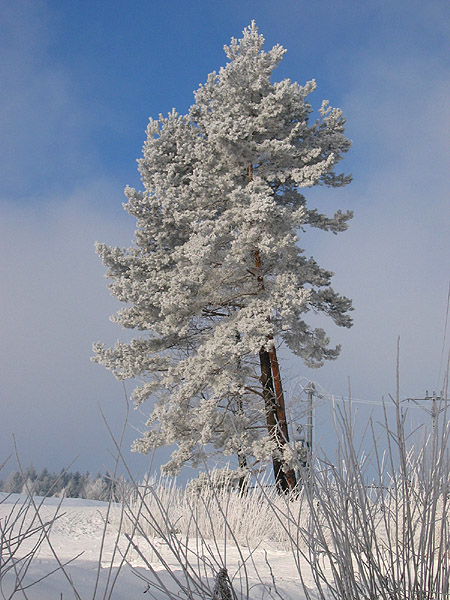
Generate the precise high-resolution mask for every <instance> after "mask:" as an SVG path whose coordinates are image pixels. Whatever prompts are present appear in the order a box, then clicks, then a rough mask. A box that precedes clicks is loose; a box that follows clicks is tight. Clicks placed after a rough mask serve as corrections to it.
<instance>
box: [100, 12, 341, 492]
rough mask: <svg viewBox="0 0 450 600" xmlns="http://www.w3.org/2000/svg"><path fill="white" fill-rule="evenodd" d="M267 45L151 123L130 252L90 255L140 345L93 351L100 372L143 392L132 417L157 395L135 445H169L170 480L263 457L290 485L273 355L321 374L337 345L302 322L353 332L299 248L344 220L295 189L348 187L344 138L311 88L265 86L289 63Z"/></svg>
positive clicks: (237, 47) (132, 203) (235, 52)
mask: <svg viewBox="0 0 450 600" xmlns="http://www.w3.org/2000/svg"><path fill="white" fill-rule="evenodd" d="M263 43H264V39H263V37H262V36H261V35H259V33H258V30H257V27H256V25H255V24H254V23H252V24H251V26H250V27H249V28H247V29H245V30H244V32H243V37H242V39H240V40H236V39H232V41H231V44H230V46H225V53H226V55H227V58H228V63H227V64H226V66H225V67H223V68H221V69H220V71H219V72H218V73H216V72H213V73H211V74H210V75H209V77H208V80H207V82H206V83H205V84H204V85H202V86H200V88H199V89H198V90H197V92H195V103H194V104H193V106H192V107H191V109H190V110H189V112H188V114H187V115H178V114H177V113H176V112H175V111H173V112H172V113H171V114H169V116H168V117H167V118H164V117H162V116H160V118H159V119H158V120H153V119H150V123H149V126H148V129H147V141H146V143H145V145H144V150H143V158H142V159H141V160H140V161H139V171H140V174H141V177H142V184H143V188H144V189H143V191H137V190H135V189H131V188H127V189H126V191H125V193H126V196H127V198H128V202H127V203H126V204H125V209H126V210H127V211H128V212H129V213H130V214H131V215H133V216H134V217H136V219H137V231H136V234H135V240H134V242H133V245H132V246H131V247H130V248H128V249H122V248H118V247H109V246H106V245H104V244H98V245H97V252H98V254H99V255H100V257H101V258H102V260H103V262H104V264H105V266H106V267H107V269H108V270H107V277H109V278H110V279H111V284H110V290H111V292H112V294H113V295H114V296H116V297H117V298H118V299H119V300H120V301H122V302H124V303H125V304H126V306H125V307H124V308H123V309H122V310H120V311H119V312H118V313H117V315H116V316H114V317H113V320H115V321H116V322H117V323H118V324H120V325H122V326H123V327H126V328H132V329H135V330H138V331H140V332H141V334H140V335H139V336H138V337H136V338H135V339H133V340H132V341H131V342H130V343H122V342H117V343H116V345H115V346H114V347H112V348H105V346H104V345H103V344H101V343H98V344H95V346H94V350H95V352H96V355H95V357H94V360H95V361H97V362H99V363H101V364H103V365H104V366H105V367H107V368H108V369H111V370H112V371H113V372H114V374H115V376H116V377H117V378H119V379H126V378H137V379H139V380H141V381H142V383H141V384H140V385H139V386H138V387H137V388H136V389H135V390H134V392H133V398H134V401H135V403H136V404H137V405H140V404H142V403H143V402H145V401H147V400H149V399H150V398H152V399H155V405H154V409H153V412H152V413H151V415H150V417H149V420H148V422H147V428H148V429H147V430H146V432H145V433H144V434H143V437H142V438H141V439H139V440H137V441H136V442H135V445H134V449H135V450H138V451H140V452H148V451H149V450H150V449H152V448H155V447H158V446H168V445H171V444H176V445H177V449H176V450H175V451H174V453H173V454H172V456H171V459H170V461H169V462H168V463H167V464H166V465H165V470H166V471H167V472H170V473H176V472H177V471H178V470H179V469H180V468H181V467H182V466H183V464H185V463H186V462H187V461H190V462H191V463H192V464H194V465H198V464H200V463H201V462H202V461H203V460H204V458H205V456H206V455H209V454H210V453H211V452H214V451H218V452H221V453H223V454H225V455H232V454H235V455H237V456H238V458H239V464H240V466H241V467H243V468H247V467H251V466H252V465H253V464H255V463H258V462H260V461H267V460H272V461H273V466H274V470H275V476H276V480H277V483H278V486H279V488H280V489H288V488H291V487H292V486H293V485H294V484H295V476H294V474H293V471H292V465H291V463H290V457H291V456H292V449H291V447H290V445H289V435H288V427H287V423H286V416H285V411H284V398H283V390H282V385H281V375H280V369H279V364H278V359H277V354H276V346H277V345H279V344H285V345H286V346H287V348H288V349H289V350H290V351H291V352H293V353H294V354H296V355H297V356H299V357H300V358H301V359H302V360H303V361H304V362H305V363H306V364H307V365H309V366H320V365H321V364H322V363H323V361H324V360H327V359H334V358H336V357H337V355H338V353H339V347H336V348H330V347H329V340H328V339H327V337H326V334H325V332H324V331H323V330H322V329H317V328H312V327H311V326H310V325H308V323H307V316H308V312H309V311H311V310H313V311H315V312H317V311H319V312H322V313H325V314H327V315H329V316H330V317H331V318H332V320H333V321H334V322H335V323H336V324H337V325H340V326H344V327H349V326H350V325H351V320H350V318H349V316H348V311H349V310H350V309H351V303H350V301H349V300H348V299H347V298H345V297H343V296H340V295H338V294H337V293H336V292H334V290H333V289H332V288H331V286H330V279H331V276H332V273H330V272H329V271H327V270H324V269H322V268H321V267H319V265H318V264H317V263H316V262H315V261H314V260H313V259H312V258H306V257H305V255H304V253H303V250H302V249H301V248H300V247H299V245H298V242H299V231H301V230H302V229H303V228H305V227H306V226H311V227H317V228H319V229H323V230H326V231H332V232H333V233H338V232H340V231H344V230H345V229H346V228H347V221H348V220H349V219H350V218H351V214H350V213H345V214H344V213H342V212H341V211H337V212H336V213H335V214H334V216H332V217H328V216H325V215H323V214H321V213H319V212H318V211H317V210H316V209H314V208H309V207H308V206H307V203H306V198H305V196H304V195H303V193H302V190H304V189H305V188H309V187H312V186H314V185H326V186H330V187H337V186H342V185H345V184H347V183H349V182H350V177H348V176H345V175H343V174H337V173H336V172H335V166H336V164H337V163H338V162H339V161H340V160H341V158H342V155H343V154H344V153H345V152H346V151H347V150H348V149H349V146H350V142H349V141H348V140H347V139H346V137H345V135H344V123H345V119H344V117H343V116H342V113H341V111H340V110H339V109H332V108H330V107H329V106H328V103H327V102H323V103H322V107H321V109H320V111H319V112H320V115H319V117H318V119H317V120H314V121H312V122H311V121H310V115H311V112H312V109H311V106H310V104H309V103H308V102H307V96H308V94H309V93H310V92H312V91H313V90H314V89H315V87H316V85H315V82H314V81H310V82H308V83H307V84H306V85H305V86H303V87H302V86H300V85H298V84H297V83H292V82H291V81H290V80H288V79H286V80H283V81H281V82H278V83H272V82H271V75H272V72H273V70H274V69H275V67H276V66H277V65H278V63H279V62H280V61H281V60H282V58H283V54H284V52H285V51H284V49H283V48H282V47H281V46H279V45H277V46H275V47H274V48H272V50H270V51H268V52H265V51H263V49H262V48H263Z"/></svg>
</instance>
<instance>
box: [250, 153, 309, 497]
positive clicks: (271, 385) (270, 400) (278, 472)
mask: <svg viewBox="0 0 450 600" xmlns="http://www.w3.org/2000/svg"><path fill="white" fill-rule="evenodd" d="M247 179H248V181H253V165H249V166H248V168H247ZM254 257H255V266H256V277H257V282H258V291H262V290H263V289H264V278H263V275H262V265H261V255H260V253H259V250H258V248H255V251H254ZM269 319H270V317H268V320H269ZM259 360H260V365H261V383H262V386H263V396H264V404H265V409H266V422H267V430H268V432H269V435H270V437H271V439H273V440H274V441H275V443H276V447H277V449H278V450H279V451H281V452H282V451H283V446H284V445H285V444H286V442H288V441H289V432H288V427H287V420H286V407H285V402H284V394H283V387H282V384H281V373H280V367H279V364H278V358H277V351H276V348H275V346H273V348H272V350H270V351H267V350H264V349H261V350H260V353H259ZM272 463H273V471H274V476H275V483H276V485H277V489H278V491H279V492H281V493H283V492H284V493H285V492H289V491H290V490H293V489H294V488H295V486H296V484H297V479H296V477H295V473H294V471H293V469H287V470H283V462H282V461H281V460H279V459H278V458H275V457H272Z"/></svg>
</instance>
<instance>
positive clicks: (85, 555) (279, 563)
mask: <svg viewBox="0 0 450 600" xmlns="http://www.w3.org/2000/svg"><path fill="white" fill-rule="evenodd" d="M5 496H6V495H5V494H2V496H1V498H0V499H2V500H3V502H2V503H1V504H0V520H1V521H0V523H1V524H2V528H4V527H5V524H6V523H7V519H8V515H11V511H12V510H18V509H19V508H20V506H21V505H23V503H24V502H25V501H26V497H25V496H19V495H17V494H13V495H11V496H9V497H7V498H6V497H5ZM36 500H37V501H40V500H41V499H36ZM14 505H15V507H14ZM57 508H58V500H57V499H54V498H49V499H46V500H45V501H44V502H43V503H42V505H41V506H40V507H39V514H40V517H41V519H42V521H43V522H48V521H50V520H52V518H53V516H54V515H55V510H57ZM107 509H108V505H107V504H106V503H102V502H95V501H91V500H80V499H65V500H64V501H63V502H62V504H61V506H60V508H59V513H58V518H57V519H56V521H55V522H54V523H53V525H52V527H51V533H50V542H51V546H52V547H53V550H54V552H55V553H56V554H57V556H58V559H59V561H61V563H67V562H68V561H72V562H70V564H68V565H67V567H65V569H66V572H67V574H68V575H69V577H70V579H71V580H72V582H73V586H74V588H75V589H76V592H77V594H78V597H79V598H81V599H82V600H86V599H93V598H94V597H95V598H96V599H97V598H98V599H103V598H108V597H110V598H112V599H113V600H114V599H117V600H122V599H124V600H125V599H127V600H128V599H131V598H138V597H142V596H141V595H142V594H143V593H144V592H147V593H148V596H150V595H151V593H153V594H154V595H156V596H157V597H158V598H161V599H162V598H167V594H166V593H163V592H160V591H158V590H157V589H156V588H153V587H152V588H151V589H147V588H148V586H147V584H146V583H145V581H144V580H143V579H146V580H153V581H155V575H152V573H151V570H150V569H149V568H148V567H147V566H146V565H145V561H144V559H143V558H142V557H140V556H139V553H138V552H137V551H136V550H135V549H131V550H130V551H129V552H128V555H127V563H126V564H125V565H124V566H123V568H122V569H121V570H120V573H119V575H118V577H117V580H116V581H115V584H114V588H113V591H112V594H111V596H109V593H110V590H111V584H112V580H113V578H114V577H115V576H116V574H117V572H118V565H119V563H120V561H121V556H120V554H118V553H117V552H116V554H115V557H114V560H112V559H113V554H114V548H115V546H116V542H117V515H110V517H109V521H110V524H109V525H108V526H107V528H106V535H105V537H104V543H103V549H102V551H101V548H102V538H103V534H104V530H105V519H106V516H107ZM116 510H117V511H118V508H116ZM32 512H33V511H30V513H29V514H28V515H27V520H28V522H29V519H30V518H31V515H32ZM249 518H251V516H249ZM34 542H35V538H33V537H31V538H29V539H28V540H26V541H25V542H23V544H22V545H21V547H20V549H19V551H18V553H17V555H16V559H18V558H20V557H22V556H24V555H25V554H26V552H27V551H29V550H30V549H31V548H32V545H33V543H34ZM136 543H137V545H138V547H139V549H140V551H141V552H142V553H143V554H144V556H145V559H146V560H148V561H149V563H150V564H151V566H152V567H153V568H154V569H155V572H156V574H157V576H158V577H160V578H161V582H163V583H164V584H165V585H166V586H167V587H168V588H169V589H170V590H173V592H174V594H177V595H178V597H183V595H182V594H181V593H179V589H177V586H176V584H175V583H174V581H173V578H172V577H171V575H170V573H169V571H168V569H167V568H166V567H164V566H163V565H162V564H161V562H160V561H159V560H158V558H157V556H156V553H155V551H152V549H151V548H149V546H148V544H146V543H145V541H144V540H143V539H142V538H141V539H140V538H139V537H137V538H136ZM154 543H155V546H156V550H157V552H161V555H162V557H163V558H164V560H166V561H167V564H168V565H170V567H171V568H172V569H174V570H175V573H176V574H177V576H178V575H179V578H180V580H183V575H182V571H181V569H180V566H179V565H177V564H176V562H175V561H174V559H173V556H171V554H170V552H169V549H168V547H167V544H166V543H164V542H162V541H158V540H157V539H156V540H155V542H154ZM193 543H194V542H193ZM256 545H257V544H256ZM126 546H127V540H126V539H125V537H124V536H123V535H121V536H120V539H119V547H120V548H121V549H122V550H124V549H125V548H126ZM254 546H255V545H253V548H252V549H250V548H249V547H246V546H241V548H240V552H241V553H242V555H240V554H239V552H238V550H237V548H236V547H234V546H233V544H231V543H230V542H227V544H226V555H224V559H225V561H226V564H225V566H226V568H227V570H228V573H229V576H230V577H231V578H233V577H235V579H234V584H235V587H236V591H238V592H239V591H240V583H239V582H240V574H243V572H244V569H243V568H242V564H241V562H242V556H243V558H244V559H246V562H245V566H246V570H247V575H248V583H249V585H250V597H252V598H261V597H270V596H272V594H273V596H275V593H274V592H275V590H274V588H273V579H272V574H273V575H274V576H275V580H276V584H277V589H278V592H280V593H281V595H282V596H283V597H284V598H295V599H296V600H303V599H304V598H305V596H304V593H303V591H302V588H301V585H300V581H299V578H298V574H297V570H296V567H295V564H294V560H293V558H292V555H291V554H290V552H288V551H285V550H280V549H277V548H276V547H275V546H274V545H273V544H269V543H268V542H262V543H261V544H260V545H259V546H257V547H256V548H255V547H254ZM209 549H210V551H211V553H212V554H213V555H215V556H217V554H218V552H219V551H220V552H223V545H222V548H219V549H216V548H214V544H213V543H212V542H211V545H210V546H209ZM201 552H202V553H207V552H208V550H207V549H206V548H205V547H203V548H202V549H201ZM2 554H3V560H4V559H5V554H4V551H2ZM74 557H77V558H75V560H73V559H74ZM111 563H112V566H111ZM17 564H18V565H20V563H17ZM99 564H100V568H99ZM269 564H270V568H269V566H268V565H269ZM57 567H58V563H57V560H56V559H55V556H54V553H53V551H52V549H51V547H50V544H49V543H48V542H47V541H45V540H44V542H43V543H42V545H41V547H40V549H39V551H38V553H37V555H36V556H35V558H34V559H33V561H32V562H31V564H30V567H29V569H28V571H27V574H26V577H25V579H24V583H23V585H24V586H28V585H29V584H30V583H32V582H34V581H38V580H41V579H42V577H44V576H46V575H47V574H49V573H51V572H52V571H54V570H55V569H57ZM97 577H99V579H98V584H97V586H96V581H97ZM142 578H143V579H142ZM14 579H15V575H14V573H13V572H12V571H9V572H8V573H7V574H6V575H5V576H4V577H3V578H2V580H1V588H2V589H1V593H2V594H3V597H6V598H8V597H9V594H10V593H11V590H12V586H13V584H14ZM263 583H264V584H266V585H263ZM311 587H312V583H311ZM25 592H26V597H27V598H29V599H30V600H51V599H55V600H66V599H69V598H70V599H71V598H77V595H76V593H75V592H74V589H73V588H72V586H71V584H70V582H69V581H68V578H67V577H66V576H65V575H64V573H63V572H62V571H61V570H60V569H59V570H56V571H55V572H54V573H52V574H51V575H49V576H48V577H46V578H45V579H42V580H41V581H38V583H36V584H35V585H33V586H32V587H29V588H27V589H26V590H25ZM244 595H245V593H244ZM22 597H24V595H23V592H21V591H19V592H17V594H16V595H15V596H14V598H22Z"/></svg>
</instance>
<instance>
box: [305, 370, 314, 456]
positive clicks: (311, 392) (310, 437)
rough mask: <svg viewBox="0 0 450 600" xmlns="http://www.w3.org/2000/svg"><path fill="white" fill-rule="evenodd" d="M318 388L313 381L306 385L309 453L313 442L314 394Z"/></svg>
mask: <svg viewBox="0 0 450 600" xmlns="http://www.w3.org/2000/svg"><path fill="white" fill-rule="evenodd" d="M315 391H316V388H315V387H314V384H313V383H312V381H310V382H309V383H308V385H307V386H306V397H307V399H308V422H307V425H306V446H307V448H308V454H309V455H311V453H312V444H313V396H314V392H315Z"/></svg>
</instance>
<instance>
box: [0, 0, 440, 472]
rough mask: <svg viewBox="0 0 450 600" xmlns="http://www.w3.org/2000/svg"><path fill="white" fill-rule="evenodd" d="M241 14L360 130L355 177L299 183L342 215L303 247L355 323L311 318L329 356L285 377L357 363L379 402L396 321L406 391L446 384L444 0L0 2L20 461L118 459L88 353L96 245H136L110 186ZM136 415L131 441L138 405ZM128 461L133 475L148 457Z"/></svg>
mask: <svg viewBox="0 0 450 600" xmlns="http://www.w3.org/2000/svg"><path fill="white" fill-rule="evenodd" d="M252 19H255V20H256V23H257V25H258V27H259V29H260V31H261V33H263V35H264V36H265V38H266V46H267V48H270V47H271V46H272V45H274V44H275V43H280V44H282V45H283V46H284V47H285V48H287V50H288V52H287V54H286V56H285V58H284V60H283V62H282V64H281V65H280V67H279V68H278V69H277V71H276V72H275V74H274V78H275V79H282V78H284V77H289V78H291V79H293V80H296V81H298V82H299V83H304V82H305V81H307V80H309V79H312V78H315V79H316V80H317V83H318V89H317V91H316V92H315V93H314V95H313V96H312V97H311V101H312V103H313V105H314V106H315V107H317V106H319V105H320V102H321V100H322V98H326V99H329V100H330V103H331V104H332V105H334V106H340V107H341V108H342V109H343V110H344V114H345V115H346V117H347V120H348V128H347V133H348V136H349V137H350V138H351V139H352V140H353V148H352V150H351V152H350V153H349V155H348V157H347V158H346V159H345V161H344V163H343V166H344V168H345V169H346V171H347V172H352V173H353V174H354V183H353V184H352V185H351V186H348V187H347V188H344V189H340V190H323V189H321V190H318V191H316V190H312V191H311V193H310V194H309V196H308V197H309V198H310V202H311V205H318V206H320V207H321V208H323V209H325V210H328V211H330V212H331V211H334V210H335V209H337V208H341V209H343V210H345V209H348V208H350V209H352V210H354V211H355V218H354V219H353V222H352V223H351V225H350V229H349V231H348V232H346V233H345V234H341V235H339V236H332V235H330V236H329V235H327V234H325V233H323V232H319V233H317V232H316V233H315V234H312V233H307V234H305V235H304V237H303V238H302V241H301V243H302V246H303V247H304V248H305V251H306V253H307V254H312V255H314V256H315V257H316V259H317V260H318V262H319V264H321V265H322V266H324V267H327V268H330V269H331V270H333V271H335V273H336V276H335V287H336V289H337V290H339V291H340V292H342V293H344V294H345V295H347V296H350V297H351V298H353V300H354V305H355V311H354V320H355V325H354V327H353V328H352V329H350V330H349V331H340V330H338V329H336V328H333V327H331V326H329V325H328V324H326V323H324V325H325V326H326V328H327V329H328V330H329V332H330V335H331V336H332V339H333V340H334V341H335V342H337V343H342V345H343V349H342V354H341V357H340V359H338V361H336V362H334V363H332V364H329V365H327V366H325V367H324V368H322V369H320V370H318V371H314V372H311V371H309V370H308V369H306V368H305V367H303V366H302V365H301V364H300V363H298V362H296V361H294V360H292V359H290V358H287V359H286V361H285V363H284V367H283V368H284V373H285V377H286V388H287V389H288V390H289V393H290V394H291V395H295V393H296V392H295V390H296V389H297V387H298V385H299V384H300V383H301V382H302V381H304V379H305V378H306V379H308V378H313V379H314V380H315V381H316V382H318V383H320V384H321V385H322V386H323V388H324V389H325V390H327V391H329V392H330V393H334V394H336V395H337V396H339V395H346V394H347V385H348V377H350V379H351V385H352V391H353V395H354V397H355V398H360V399H362V400H367V401H370V402H372V401H373V402H376V401H379V400H380V398H381V396H382V395H383V394H384V395H387V394H388V393H389V392H393V391H394V389H395V352H396V342H397V336H398V335H400V336H401V393H402V395H403V396H422V395H423V394H424V392H425V390H426V389H428V390H429V391H431V390H433V389H439V386H440V385H442V372H441V376H440V378H439V371H440V364H441V358H442V348H443V342H444V325H445V316H446V303H447V292H448V285H449V279H450V273H449V264H450V260H449V258H450V256H449V255H450V252H449V243H448V237H449V236H448V232H449V222H450V219H449V202H448V198H449V188H450V179H449V167H450V160H449V159H450V156H449V143H448V140H449V138H450V135H449V133H450V132H449V123H450V110H449V106H450V103H449V98H450V77H449V62H450V59H449V57H450V52H449V51H450V43H449V42H450V32H449V27H450V8H449V6H448V3H447V2H444V1H442V2H441V1H440V0H435V1H430V2H426V3H424V2H418V1H415V0H409V1H406V0H405V1H400V0H392V1H391V2H375V1H370V0H366V1H362V0H359V1H356V0H353V1H351V0H348V1H344V0H330V1H321V0H318V1H317V2H303V1H301V0H295V1H294V0H289V1H288V0H279V1H277V2H275V1H268V0H258V1H253V0H248V1H240V2H238V1H236V0H229V1H222V2H213V1H211V0H209V1H206V0H189V1H187V0H164V1H162V0H161V1H152V0H147V1H145V2H144V1H134V0H129V1H127V2H125V1H113V0H110V1H108V2H106V1H95V0H93V1H92V2H84V1H81V2H66V1H63V2H61V1H56V0H55V1H50V0H49V1H45V0H15V1H14V2H13V3H9V4H7V3H3V4H2V6H1V8H0V79H1V89H2V93H1V95H0V162H1V173H2V177H1V179H0V210H1V219H0V261H1V262H0V294H1V297H0V302H1V304H0V306H1V311H0V340H1V342H0V360H1V368H0V371H1V382H2V383H1V387H0V402H1V411H2V418H1V421H0V456H6V455H7V454H8V453H9V451H10V450H11V435H12V434H13V433H14V434H15V435H16V438H17V442H18V447H19V450H20V453H21V455H22V460H23V462H24V463H25V464H29V463H30V462H33V463H34V465H35V467H36V468H38V469H39V468H42V467H44V466H47V467H49V468H51V469H60V468H62V467H63V466H65V465H67V464H68V463H69V462H70V461H71V460H72V459H73V458H75V457H76V456H79V458H78V459H77V462H76V467H77V468H79V469H80V470H85V469H89V470H91V471H96V470H97V469H99V468H100V469H102V468H104V466H105V465H108V464H111V460H110V458H109V455H108V453H107V451H106V448H107V447H111V443H110V442H109V441H108V435H107V433H106V430H105V427H104V425H103V423H102V421H101V417H100V415H99V410H98V403H101V405H102V407H103V408H104V411H105V413H106V415H107V417H108V419H109V421H110V423H111V425H112V427H113V429H114V431H119V430H120V427H121V423H122V419H123V415H124V401H123V390H122V388H121V385H120V384H119V383H117V382H115V381H114V379H113V377H112V375H111V374H110V373H108V372H107V371H105V370H103V369H102V368H101V367H99V366H97V365H95V364H92V363H91V362H90V360H89V358H90V356H91V344H92V342H93V341H96V340H103V341H105V342H106V343H113V342H114V341H115V340H116V339H117V338H118V337H121V336H122V332H121V331H120V330H119V329H118V328H117V326H114V325H113V324H111V323H110V322H109V321H108V317H109V315H110V314H112V313H113V312H114V311H115V310H116V309H117V307H118V305H117V303H116V302H115V301H114V300H113V299H112V298H110V297H109V292H108V290H107V288H106V281H105V280H104V279H103V273H104V269H103V266H102V265H101V263H100V260H99V259H98V258H97V256H96V255H95V253H94V250H93V244H94V241H96V240H99V241H105V242H107V243H111V244H118V245H129V244H130V243H131V240H132V236H133V230H134V223H133V221H132V219H131V218H130V217H129V216H128V215H127V214H126V213H125V212H124V211H123V209H122V206H121V204H122V202H123V189H124V187H125V186H126V185H127V184H130V185H133V186H139V177H138V173H137V169H136V159H137V158H139V156H140V153H141V148H142V144H143V142H144V134H145V128H146V124H147V121H148V118H149V117H150V116H153V117H156V116H157V115H158V114H159V113H163V114H164V113H167V112H168V111H170V110H171V109H172V107H175V108H176V109H177V110H178V111H179V112H184V111H186V110H187V109H188V107H189V105H190V104H191V103H192V100H193V96H192V92H193V91H194V90H195V89H196V88H197V87H198V85H199V84H200V83H202V82H204V81H205V80H206V77H207V74H208V73H209V72H210V71H212V70H215V69H218V68H219V67H220V66H221V65H223V64H224V62H225V55H224V53H223V45H224V44H226V43H228V42H229V40H230V38H231V37H232V36H234V37H239V35H240V33H241V31H242V29H243V28H244V27H245V26H247V25H248V24H249V23H250V21H251V20H252ZM449 336H450V333H449V332H447V338H446V341H445V344H444V346H445V351H444V362H445V357H446V353H447V352H448V338H449ZM129 391H131V388H130V390H129ZM130 420H131V425H130V427H129V430H128V432H127V435H126V442H125V445H126V446H127V445H128V444H129V443H130V441H131V440H132V439H133V438H134V437H136V436H137V433H136V431H135V430H133V427H134V428H137V429H139V428H140V427H141V426H142V422H143V420H144V415H142V414H139V413H134V412H133V413H132V415H131V419H130ZM321 427H322V430H321V431H322V433H321V434H322V435H325V434H326V427H327V424H326V422H323V423H321ZM319 433H320V432H319ZM159 460H160V459H159V458H157V459H156V461H155V464H158V461H159ZM130 461H131V463H132V466H133V467H136V468H137V469H144V468H145V465H146V464H147V463H148V458H146V457H139V456H135V455H133V456H131V457H130Z"/></svg>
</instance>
